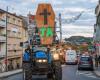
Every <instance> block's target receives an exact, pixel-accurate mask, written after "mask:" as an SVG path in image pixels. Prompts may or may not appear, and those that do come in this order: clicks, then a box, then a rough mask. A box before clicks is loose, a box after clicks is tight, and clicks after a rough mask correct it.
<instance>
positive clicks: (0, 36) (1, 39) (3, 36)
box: [0, 34, 6, 42]
mask: <svg viewBox="0 0 100 80" xmlns="http://www.w3.org/2000/svg"><path fill="white" fill-rule="evenodd" d="M0 42H6V36H5V35H3V34H2V35H1V34H0Z"/></svg>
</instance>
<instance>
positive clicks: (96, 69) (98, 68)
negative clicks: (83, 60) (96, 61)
mask: <svg viewBox="0 0 100 80" xmlns="http://www.w3.org/2000/svg"><path fill="white" fill-rule="evenodd" d="M94 73H95V74H96V75H97V76H98V77H100V65H99V66H98V67H95V69H94Z"/></svg>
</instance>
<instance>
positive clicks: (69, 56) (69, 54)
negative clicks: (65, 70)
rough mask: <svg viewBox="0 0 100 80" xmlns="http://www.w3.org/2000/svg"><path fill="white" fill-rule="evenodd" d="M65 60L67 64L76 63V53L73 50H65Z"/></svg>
mask: <svg viewBox="0 0 100 80" xmlns="http://www.w3.org/2000/svg"><path fill="white" fill-rule="evenodd" d="M65 62H66V63H67V64H77V54H76V51H75V50H71V49H69V50H67V51H66V54H65Z"/></svg>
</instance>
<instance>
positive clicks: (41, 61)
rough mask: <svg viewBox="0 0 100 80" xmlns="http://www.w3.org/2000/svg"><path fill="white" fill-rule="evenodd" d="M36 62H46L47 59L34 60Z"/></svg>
mask: <svg viewBox="0 0 100 80" xmlns="http://www.w3.org/2000/svg"><path fill="white" fill-rule="evenodd" d="M36 62H39V63H42V62H47V60H45V59H44V60H42V59H40V60H36Z"/></svg>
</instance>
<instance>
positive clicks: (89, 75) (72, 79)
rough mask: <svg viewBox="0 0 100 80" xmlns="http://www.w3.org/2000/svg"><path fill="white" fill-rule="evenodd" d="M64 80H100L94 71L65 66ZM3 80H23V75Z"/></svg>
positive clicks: (42, 79) (40, 79) (37, 77)
mask: <svg viewBox="0 0 100 80" xmlns="http://www.w3.org/2000/svg"><path fill="white" fill-rule="evenodd" d="M62 69H63V79H62V80H100V78H99V77H97V76H95V75H94V73H93V72H92V71H84V70H82V71H78V70H77V66H75V65H63V66H62ZM33 78H34V79H33V80H46V78H45V76H35V77H33ZM1 80H23V78H22V73H21V74H17V75H13V76H11V77H8V78H5V79H1Z"/></svg>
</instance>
